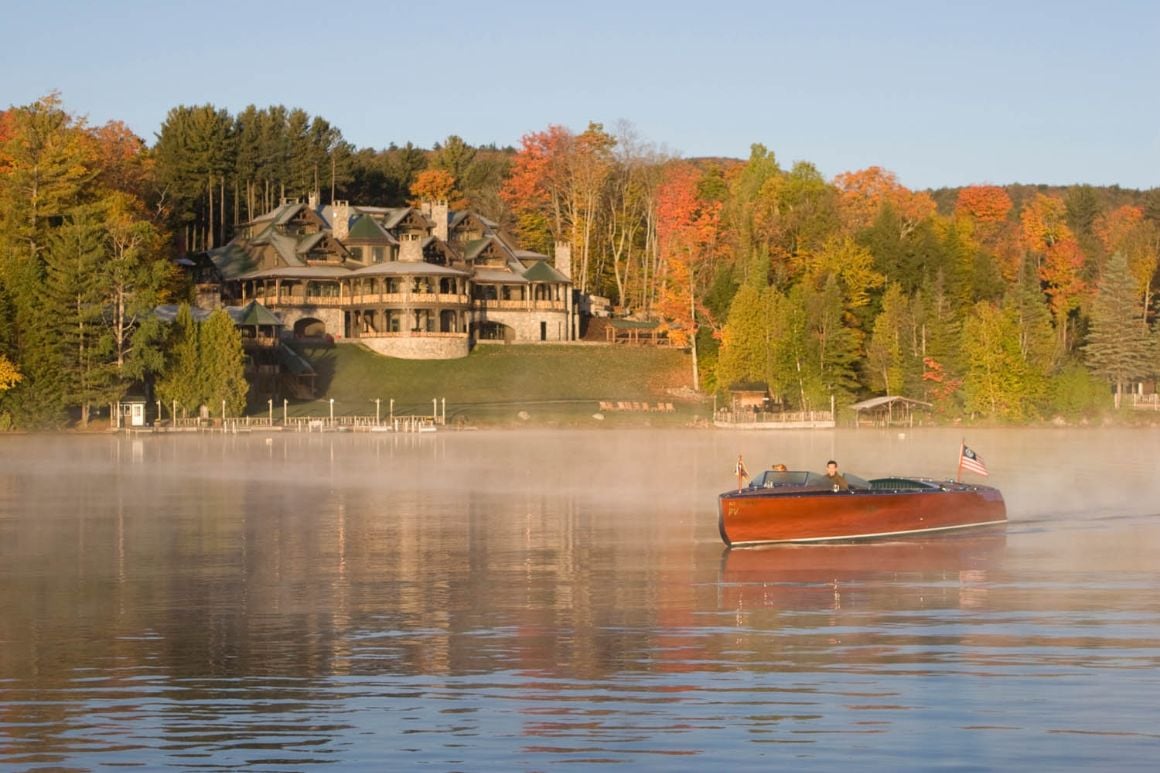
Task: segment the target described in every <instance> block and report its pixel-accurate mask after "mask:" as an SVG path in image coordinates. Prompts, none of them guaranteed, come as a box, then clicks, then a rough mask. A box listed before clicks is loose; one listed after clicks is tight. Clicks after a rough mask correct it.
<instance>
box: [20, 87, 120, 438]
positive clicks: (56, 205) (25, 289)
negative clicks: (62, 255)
mask: <svg viewBox="0 0 1160 773" xmlns="http://www.w3.org/2000/svg"><path fill="white" fill-rule="evenodd" d="M98 160H99V155H98V145H97V143H96V142H94V140H93V137H92V135H91V134H90V133H89V130H88V127H87V126H86V125H85V123H84V121H82V120H78V119H76V118H74V117H73V116H72V115H70V114H69V113H67V112H65V110H64V109H63V108H62V107H61V102H60V98H59V97H58V96H57V95H56V94H51V95H49V96H47V97H44V98H43V99H40V100H38V101H37V102H35V103H33V104H31V105H26V106H23V107H14V108H10V109H8V110H6V111H4V112H3V113H0V299H2V300H3V305H4V306H5V317H6V319H5V320H4V322H5V326H6V328H7V329H6V330H5V331H4V336H5V338H6V339H7V347H8V354H9V356H11V357H12V361H13V363H14V364H15V365H16V367H17V368H18V369H19V371H20V373H21V374H22V375H23V379H22V380H21V381H20V382H19V383H18V384H16V385H15V386H14V387H13V388H12V389H11V390H9V392H8V393H6V395H5V402H6V403H7V404H8V405H9V407H10V411H11V415H12V416H13V418H14V419H15V421H16V422H17V423H18V424H20V425H21V426H25V427H49V426H56V425H57V424H58V423H59V422H60V421H61V418H62V408H63V405H64V400H63V385H62V372H61V367H60V361H59V359H58V358H57V356H56V354H57V351H58V349H57V342H56V341H54V340H53V338H52V332H51V331H52V330H53V327H52V323H53V321H54V319H55V318H56V317H55V316H54V314H55V310H54V309H53V308H52V306H51V303H50V302H49V300H48V299H47V297H46V295H45V276H46V265H47V250H48V245H49V243H50V241H51V239H52V234H53V232H54V231H55V230H56V229H57V228H59V227H60V225H61V224H62V223H63V222H64V221H65V219H66V216H67V215H68V213H69V212H70V211H72V210H73V209H74V208H76V207H78V206H83V205H85V204H87V203H89V202H91V201H92V200H93V198H94V197H95V196H96V194H97V190H98V186H97V183H96V178H97V176H98Z"/></svg>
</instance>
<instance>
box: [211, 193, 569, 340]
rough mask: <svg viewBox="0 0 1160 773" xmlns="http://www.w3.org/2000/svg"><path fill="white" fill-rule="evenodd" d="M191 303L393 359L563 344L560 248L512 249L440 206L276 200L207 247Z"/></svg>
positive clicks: (472, 219)
mask: <svg viewBox="0 0 1160 773" xmlns="http://www.w3.org/2000/svg"><path fill="white" fill-rule="evenodd" d="M207 257H208V259H209V264H206V265H205V266H203V270H202V271H200V272H199V277H198V278H199V295H200V302H199V303H200V305H214V304H218V303H222V302H224V303H227V304H246V303H249V302H250V301H257V302H258V303H260V304H262V305H263V306H265V307H267V308H269V309H270V310H272V311H274V312H275V313H276V314H277V315H278V316H279V317H280V318H281V320H282V323H283V325H284V326H285V330H286V331H288V332H292V333H293V335H295V336H298V337H312V338H313V337H323V336H331V337H333V338H334V339H337V340H351V341H358V342H360V343H363V344H365V345H366V346H367V347H369V348H371V349H372V350H374V351H376V352H379V353H381V354H385V355H389V356H392V357H405V358H410V359H449V358H454V357H464V356H466V355H467V353H468V351H469V350H470V348H471V346H472V345H473V344H474V343H476V342H477V341H481V340H502V341H508V342H535V341H555V342H560V341H571V340H574V339H575V338H576V337H577V332H578V317H577V313H576V303H575V301H574V298H573V289H572V281H571V250H570V248H569V246H568V245H566V244H559V245H557V247H556V255H555V259H554V260H553V259H551V258H549V257H548V256H546V255H541V254H539V253H536V252H530V251H527V250H521V249H518V248H516V246H515V245H514V244H513V243H512V242H511V240H510V238H509V237H507V236H506V235H504V234H503V233H502V232H501V231H500V229H499V227H498V226H497V224H496V223H494V222H492V221H490V220H488V219H487V218H484V217H481V216H479V215H478V214H476V213H474V212H470V211H460V212H452V211H449V209H448V206H447V204H446V203H440V202H435V203H425V204H423V205H421V206H419V207H399V208H385V207H361V206H359V207H356V206H352V205H350V204H348V203H347V202H344V201H336V202H334V203H333V204H330V205H327V206H325V207H320V206H319V205H318V202H317V199H316V198H315V197H311V199H310V200H309V201H308V202H307V203H303V202H300V201H287V202H284V203H283V204H282V205H281V206H279V207H278V208H277V209H275V210H273V211H272V212H269V213H267V214H265V215H263V216H261V217H259V218H257V219H255V220H253V221H251V222H249V223H245V224H244V225H242V226H241V227H240V229H239V232H238V234H237V235H236V236H235V238H234V239H233V240H232V241H230V242H229V243H228V244H226V245H225V246H223V247H220V248H217V249H213V250H210V251H209V252H208V254H207Z"/></svg>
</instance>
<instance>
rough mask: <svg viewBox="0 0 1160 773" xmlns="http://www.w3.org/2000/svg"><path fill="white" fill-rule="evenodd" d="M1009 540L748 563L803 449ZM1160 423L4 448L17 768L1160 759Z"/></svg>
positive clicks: (1, 528) (1079, 766)
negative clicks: (750, 539) (732, 503)
mask: <svg viewBox="0 0 1160 773" xmlns="http://www.w3.org/2000/svg"><path fill="white" fill-rule="evenodd" d="M963 440H965V441H966V443H967V444H968V445H970V446H971V447H972V448H973V449H974V450H975V451H977V452H978V453H979V455H980V456H982V457H983V458H984V460H985V461H986V464H987V466H988V468H989V469H990V471H991V475H990V477H989V478H986V479H983V478H979V477H977V476H971V474H970V473H966V474H964V476H963V477H964V479H967V480H972V481H977V482H984V483H987V484H989V485H995V486H997V487H998V488H1000V489H1001V490H1002V491H1003V493H1004V496H1005V498H1006V501H1007V506H1008V515H1009V517H1010V519H1011V520H1010V523H1009V525H1008V526H1007V527H1006V528H1005V529H1001V530H999V531H997V532H994V531H987V532H979V533H975V534H970V533H964V534H961V535H954V536H950V537H940V538H933V537H932V538H924V539H911V540H895V541H883V542H872V543H862V544H847V545H832V546H779V547H773V548H766V549H747V550H734V551H727V550H725V549H724V547H723V545H722V544H721V542H720V539H719V537H718V535H717V526H716V510H715V507H716V501H715V499H716V495H717V494H718V493H719V492H721V491H723V490H725V489H728V488H730V487H732V486H735V485H736V481H735V478H734V477H733V474H732V473H733V465H734V462H735V460H736V458H737V455H738V454H742V455H743V456H744V459H745V461H746V464H747V466H748V468H749V470H750V472H754V473H755V472H757V471H759V470H761V469H763V468H765V467H766V466H768V465H771V464H773V463H777V462H782V463H785V464H787V465H789V466H790V467H791V468H801V469H814V470H818V471H820V470H821V469H822V468H823V467H824V465H825V462H826V460H827V459H829V458H835V459H837V460H838V461H839V462H840V464H841V467H842V469H843V470H844V471H846V472H850V473H854V474H857V475H861V476H862V477H867V478H870V477H876V476H881V475H888V474H910V475H921V476H928V477H936V478H948V477H953V476H954V474H955V467H956V462H957V455H958V450H959V444H960V442H961V441H963ZM1157 458H1160V432H1157V431H1156V430H1062V429H1053V430H971V431H969V432H968V433H967V434H966V435H964V434H963V433H962V432H960V431H952V430H929V429H922V430H906V431H896V430H895V431H877V430H875V431H871V430H856V431H855V430H849V431H834V432H830V431H801V432H779V431H770V432H727V431H694V430H689V431H662V432H652V431H645V430H639V431H591V432H586V431H567V432H547V431H545V432H535V431H528V432H463V433H454V432H449V433H435V434H427V435H392V434H385V433H384V434H377V433H376V434H358V435H353V434H325V435H321V434H292V433H287V434H273V435H269V436H264V435H257V434H255V435H228V436H221V435H218V436H196V435H188V436H167V435H158V436H133V437H129V436H93V437H72V436H69V437H55V436H54V437H0V767H4V766H11V767H13V768H15V769H38V768H44V769H61V768H68V769H89V770H92V769H107V768H113V767H124V766H138V767H143V768H146V769H155V768H160V767H183V768H189V769H195V770H196V769H209V768H214V769H222V768H237V767H251V768H255V769H262V770H283V769H284V770H301V769H303V768H305V767H307V766H317V765H331V766H335V767H340V768H342V769H382V768H383V767H384V766H386V765H390V766H392V767H401V766H408V767H426V768H430V769H435V770H449V769H471V770H512V769H516V770H540V769H544V768H546V767H548V766H555V765H559V764H561V763H572V764H574V765H575V764H579V765H581V766H584V767H587V766H597V765H608V764H620V765H621V766H625V765H627V766H630V767H632V768H634V769H635V768H675V769H685V768H691V767H694V766H698V767H700V766H722V767H728V768H729V769H743V770H744V769H753V770H757V769H762V770H766V769H770V768H771V767H773V768H775V769H776V768H779V767H780V768H785V769H794V770H808V769H817V770H832V769H834V768H836V767H838V766H845V765H849V764H851V763H854V764H857V766H858V768H859V769H860V770H883V771H886V770H899V769H931V768H936V767H937V768H943V769H949V770H978V769H988V768H990V769H994V768H1011V767H1015V766H1017V765H1021V766H1028V767H1032V768H1034V769H1051V770H1069V769H1070V770H1090V769H1100V768H1103V769H1108V768H1109V767H1114V768H1115V769H1116V770H1133V769H1138V770H1145V769H1147V770H1151V769H1153V767H1154V764H1155V763H1154V757H1155V753H1156V750H1157V748H1160V730H1157V729H1156V721H1155V705H1156V699H1155V696H1156V695H1157V694H1158V688H1160V479H1158V476H1157V474H1156V473H1157V467H1156V461H1155V460H1156V459H1157Z"/></svg>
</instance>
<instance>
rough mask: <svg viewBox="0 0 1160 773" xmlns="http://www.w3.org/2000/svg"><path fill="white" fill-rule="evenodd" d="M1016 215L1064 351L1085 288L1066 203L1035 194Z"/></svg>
mask: <svg viewBox="0 0 1160 773" xmlns="http://www.w3.org/2000/svg"><path fill="white" fill-rule="evenodd" d="M1019 218H1020V223H1021V224H1022V228H1023V241H1024V244H1025V246H1026V248H1027V250H1028V252H1030V253H1031V255H1032V256H1034V257H1035V259H1036V261H1037V263H1038V267H1039V278H1040V280H1041V281H1042V282H1043V286H1044V292H1045V293H1046V294H1047V297H1048V299H1049V301H1050V304H1051V313H1052V317H1053V319H1054V321H1055V330H1056V334H1057V335H1058V336H1059V341H1060V347H1061V348H1062V349H1064V350H1066V349H1067V347H1068V329H1069V326H1070V317H1071V315H1072V313H1073V312H1075V311H1076V310H1077V309H1079V307H1080V303H1081V301H1082V299H1083V294H1084V293H1085V292H1086V290H1087V285H1086V283H1085V282H1084V280H1083V276H1082V272H1083V267H1084V254H1083V250H1082V249H1081V248H1080V246H1079V242H1078V241H1077V240H1076V238H1075V234H1074V233H1073V232H1072V230H1071V228H1070V227H1069V226H1068V224H1067V206H1066V205H1065V203H1064V202H1063V200H1062V199H1059V198H1057V197H1054V196H1047V195H1045V194H1043V193H1037V194H1035V197H1034V198H1033V199H1032V200H1031V202H1029V203H1028V204H1027V206H1025V207H1024V208H1023V211H1022V212H1021V213H1020V216H1019Z"/></svg>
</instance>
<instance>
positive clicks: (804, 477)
mask: <svg viewBox="0 0 1160 773" xmlns="http://www.w3.org/2000/svg"><path fill="white" fill-rule="evenodd" d="M825 477H826V476H825V475H822V474H820V473H816V472H807V471H804V470H790V471H788V472H780V471H778V470H766V471H765V472H763V473H762V474H761V475H759V476H757V477H756V478H755V479H754V480H753V487H754V488H781V487H782V486H824V485H825V483H826V481H825Z"/></svg>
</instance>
